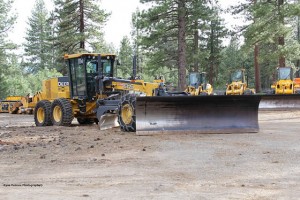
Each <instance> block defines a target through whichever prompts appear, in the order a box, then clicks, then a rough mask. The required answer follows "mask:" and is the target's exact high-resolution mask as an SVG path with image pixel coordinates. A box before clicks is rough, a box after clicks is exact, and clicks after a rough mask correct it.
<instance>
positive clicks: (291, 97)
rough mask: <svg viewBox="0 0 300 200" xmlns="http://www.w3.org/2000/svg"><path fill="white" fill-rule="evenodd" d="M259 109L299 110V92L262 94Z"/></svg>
mask: <svg viewBox="0 0 300 200" xmlns="http://www.w3.org/2000/svg"><path fill="white" fill-rule="evenodd" d="M259 109H260V110H289V109H293V110H299V109H300V94H288V95H286V94H282V95H279V94H274V95H262V96H261V101H260V104H259Z"/></svg>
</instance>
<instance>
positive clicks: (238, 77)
mask: <svg viewBox="0 0 300 200" xmlns="http://www.w3.org/2000/svg"><path fill="white" fill-rule="evenodd" d="M229 82H230V83H229V84H227V87H226V92H225V94H226V95H250V94H255V90H254V89H250V88H248V83H247V80H246V76H245V69H239V70H236V71H234V72H233V73H231V74H230V81H229Z"/></svg>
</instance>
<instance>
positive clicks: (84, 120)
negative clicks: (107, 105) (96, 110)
mask: <svg viewBox="0 0 300 200" xmlns="http://www.w3.org/2000/svg"><path fill="white" fill-rule="evenodd" d="M77 121H78V123H79V124H93V123H94V122H95V121H94V119H93V118H80V117H79V118H77Z"/></svg>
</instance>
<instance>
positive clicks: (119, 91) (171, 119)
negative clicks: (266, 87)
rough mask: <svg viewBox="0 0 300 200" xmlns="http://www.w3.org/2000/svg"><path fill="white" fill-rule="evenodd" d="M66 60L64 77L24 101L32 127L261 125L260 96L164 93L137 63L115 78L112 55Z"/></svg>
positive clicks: (147, 130) (228, 128) (158, 129)
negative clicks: (30, 113) (124, 75)
mask: <svg viewBox="0 0 300 200" xmlns="http://www.w3.org/2000/svg"><path fill="white" fill-rule="evenodd" d="M64 59H65V61H66V65H67V67H68V78H66V80H67V79H68V81H66V80H65V81H59V78H54V79H51V80H48V81H44V82H43V91H42V92H40V93H37V94H36V95H35V96H34V97H32V98H31V100H30V101H27V102H28V103H32V104H31V106H32V105H35V106H34V108H33V113H34V121H35V124H36V126H50V125H58V126H70V124H71V123H72V121H73V119H74V117H75V118H77V121H78V122H79V123H80V124H89V123H94V122H98V125H99V127H100V129H106V128H110V127H114V126H117V125H119V126H120V128H121V130H122V131H126V132H128V131H130V132H136V134H138V135H145V134H155V133H165V132H169V131H172V132H173V131H177V132H182V133H186V132H187V131H191V132H200V133H236V132H239V133H240V132H242V133H244V132H257V131H258V129H259V127H258V105H259V101H260V97H259V96H256V95H253V96H247V98H246V96H218V95H207V96H191V95H187V94H186V93H184V92H168V91H166V90H165V89H164V87H163V85H164V80H163V79H161V78H158V79H155V80H153V81H152V82H145V81H144V80H141V79H140V78H137V76H136V67H134V68H133V69H134V70H133V75H132V77H131V78H130V79H123V78H116V77H115V76H114V75H115V65H116V63H117V62H116V56H115V55H114V54H98V53H80V54H71V55H65V56H64ZM61 86H64V87H63V88H62V87H61ZM25 107H26V106H25ZM27 107H30V106H29V104H28V105H27Z"/></svg>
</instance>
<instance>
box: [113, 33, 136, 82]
mask: <svg viewBox="0 0 300 200" xmlns="http://www.w3.org/2000/svg"><path fill="white" fill-rule="evenodd" d="M133 54H134V52H133V49H132V46H131V44H130V41H129V38H128V37H126V36H125V37H123V39H122V40H121V45H120V52H119V56H118V58H119V60H120V62H121V65H120V67H118V69H117V73H118V74H117V76H120V77H122V78H129V77H131V76H132V59H133Z"/></svg>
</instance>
